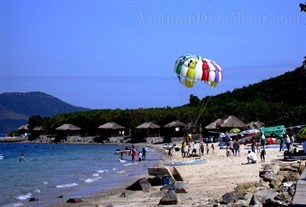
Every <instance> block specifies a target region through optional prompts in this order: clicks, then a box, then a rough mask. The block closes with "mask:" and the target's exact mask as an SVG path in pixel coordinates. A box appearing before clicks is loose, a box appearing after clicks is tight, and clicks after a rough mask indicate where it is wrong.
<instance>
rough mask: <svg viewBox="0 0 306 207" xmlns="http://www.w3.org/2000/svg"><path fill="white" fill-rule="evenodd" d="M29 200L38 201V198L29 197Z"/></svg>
mask: <svg viewBox="0 0 306 207" xmlns="http://www.w3.org/2000/svg"><path fill="white" fill-rule="evenodd" d="M29 201H30V202H33V201H38V198H30V199H29Z"/></svg>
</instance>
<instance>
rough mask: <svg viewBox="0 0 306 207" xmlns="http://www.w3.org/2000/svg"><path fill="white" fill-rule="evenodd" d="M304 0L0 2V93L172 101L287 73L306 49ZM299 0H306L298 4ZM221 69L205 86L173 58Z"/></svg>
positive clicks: (119, 103)
mask: <svg viewBox="0 0 306 207" xmlns="http://www.w3.org/2000/svg"><path fill="white" fill-rule="evenodd" d="M299 3H303V0H299V1H297V0H278V1H276V0H257V1H255V0H253V1H251V0H250V1H244V0H226V1H225V0H224V1H221V0H196V1H194V0H88V1H85V0H61V1H60V0H0V93H6V92H31V91H41V92H44V93H47V94H50V95H52V96H54V97H57V98H59V99H61V100H62V101H65V102H67V103H69V104H72V105H75V106H81V107H86V108H91V109H117V108H120V109H137V108H151V107H176V106H181V105H183V104H186V103H188V102H189V96H190V95H191V94H193V95H196V96H198V97H199V98H204V97H206V96H208V95H217V94H220V93H223V92H227V91H232V90H234V89H236V88H241V87H244V86H248V85H250V84H254V83H258V82H260V81H262V80H266V79H269V78H272V77H276V76H279V75H282V74H283V73H285V72H287V71H293V70H294V69H295V68H297V67H299V66H301V65H302V62H303V61H304V56H305V55H306V13H305V12H300V8H299ZM304 3H306V2H304ZM186 54H196V55H200V56H203V57H205V58H208V59H212V60H214V61H215V62H216V63H217V64H219V65H220V66H221V67H222V73H223V80H222V82H220V84H219V85H218V86H217V87H215V88H211V87H209V86H208V85H207V84H205V83H204V82H200V81H198V82H197V83H196V85H195V86H194V87H193V88H191V89H190V88H186V87H184V86H183V85H182V84H180V83H179V81H178V78H177V76H176V74H175V73H174V64H175V61H176V60H177V59H178V58H179V57H180V56H182V55H186Z"/></svg>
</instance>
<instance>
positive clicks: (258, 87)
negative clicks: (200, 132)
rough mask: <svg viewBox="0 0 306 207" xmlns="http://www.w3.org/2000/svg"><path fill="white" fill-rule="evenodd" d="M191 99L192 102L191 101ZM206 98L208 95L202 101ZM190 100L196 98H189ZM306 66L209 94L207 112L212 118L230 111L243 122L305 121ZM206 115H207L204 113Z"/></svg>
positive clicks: (292, 122)
mask: <svg viewBox="0 0 306 207" xmlns="http://www.w3.org/2000/svg"><path fill="white" fill-rule="evenodd" d="M192 99H194V100H195V101H192ZM205 101H208V97H206V98H204V99H203V100H202V102H205ZM192 102H195V103H196V102H198V101H196V98H195V97H191V103H190V104H191V105H193V106H195V105H198V104H194V103H192ZM305 106H306V69H305V68H304V67H303V66H301V67H299V68H296V69H295V70H293V71H290V72H286V73H284V74H283V75H280V76H277V77H275V78H271V79H268V80H263V81H261V82H259V83H256V84H252V85H249V86H247V87H243V88H240V89H235V90H233V91H231V92H226V93H222V94H219V95H217V96H214V97H210V99H209V103H208V106H207V110H206V111H207V113H211V114H215V115H211V116H213V117H211V118H212V119H213V118H217V117H220V116H222V115H223V116H225V115H229V114H233V115H236V116H238V117H240V118H241V119H243V120H244V121H252V120H253V121H254V120H255V121H256V120H260V121H263V122H265V123H267V124H271V125H274V124H285V125H287V126H288V125H294V124H300V123H304V124H305V122H306V107H305ZM206 116H208V117H209V119H210V115H209V114H206Z"/></svg>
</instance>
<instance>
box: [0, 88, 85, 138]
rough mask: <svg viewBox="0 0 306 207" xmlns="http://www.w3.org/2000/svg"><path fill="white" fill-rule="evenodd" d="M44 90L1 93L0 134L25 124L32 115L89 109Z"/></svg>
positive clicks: (46, 115)
mask: <svg viewBox="0 0 306 207" xmlns="http://www.w3.org/2000/svg"><path fill="white" fill-rule="evenodd" d="M87 110H90V109H87V108H82V107H77V106H73V105H71V104H68V103H65V102H63V101H61V100H60V99H58V98H55V97H53V96H51V95H48V94H45V93H42V92H29V93H19V92H16V93H2V94H0V134H4V133H7V132H10V131H12V130H15V129H16V128H17V127H19V126H20V125H21V124H25V123H27V121H28V118H29V117H30V116H34V115H39V116H42V117H52V116H55V115H56V114H59V113H70V112H76V111H87Z"/></svg>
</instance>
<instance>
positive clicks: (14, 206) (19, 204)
mask: <svg viewBox="0 0 306 207" xmlns="http://www.w3.org/2000/svg"><path fill="white" fill-rule="evenodd" d="M18 206H23V203H20V202H17V203H11V204H6V205H3V206H2V207H18Z"/></svg>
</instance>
